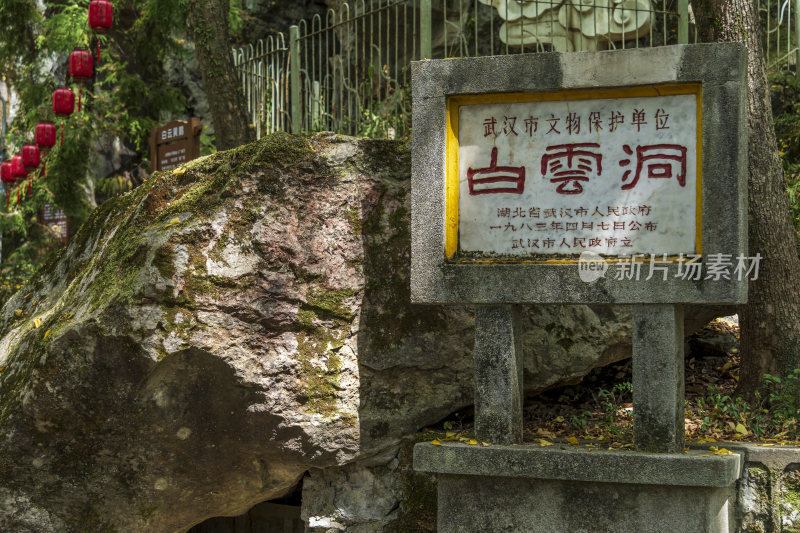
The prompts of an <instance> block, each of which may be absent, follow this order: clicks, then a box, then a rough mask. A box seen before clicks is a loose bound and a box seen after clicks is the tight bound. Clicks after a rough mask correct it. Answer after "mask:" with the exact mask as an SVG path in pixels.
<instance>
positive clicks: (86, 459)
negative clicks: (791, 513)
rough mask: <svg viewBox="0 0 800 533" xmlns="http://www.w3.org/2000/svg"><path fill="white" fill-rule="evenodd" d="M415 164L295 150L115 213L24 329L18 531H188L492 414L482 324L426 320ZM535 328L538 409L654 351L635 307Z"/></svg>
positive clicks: (158, 182)
mask: <svg viewBox="0 0 800 533" xmlns="http://www.w3.org/2000/svg"><path fill="white" fill-rule="evenodd" d="M409 168H410V156H409V153H408V150H407V148H406V146H405V145H404V144H402V143H399V142H394V141H378V140H354V139H349V138H343V137H337V136H331V135H328V136H325V135H321V136H316V137H313V138H311V139H305V138H301V137H293V136H289V135H285V134H280V135H274V136H270V137H268V138H266V139H263V140H262V141H260V142H257V143H254V144H251V145H248V146H245V147H242V148H240V149H237V150H233V151H229V152H225V153H220V154H215V155H214V156H210V157H207V158H203V159H199V160H196V161H193V162H191V163H188V164H186V165H184V166H182V167H180V168H178V169H175V170H173V171H171V172H170V171H168V172H162V173H159V174H156V175H155V176H154V177H153V178H152V179H150V180H148V181H147V182H146V183H145V184H144V185H142V186H141V187H139V188H138V189H136V190H134V191H132V192H130V193H128V194H126V195H123V196H121V197H117V198H114V199H112V200H110V201H109V202H106V203H105V204H103V205H102V206H100V207H99V208H97V210H95V212H94V213H93V215H92V216H91V217H90V219H89V220H88V222H87V223H86V224H85V225H84V226H83V228H82V229H81V230H80V231H79V232H78V234H77V235H76V236H75V238H74V239H73V240H72V242H71V243H70V245H69V247H68V248H67V249H66V250H65V251H64V252H63V253H62V254H61V256H60V257H57V258H54V259H53V260H52V261H51V263H49V264H48V265H47V266H45V267H44V268H42V269H41V270H40V272H39V273H38V274H37V275H36V276H35V277H34V278H33V279H32V280H31V281H30V282H29V284H28V285H26V286H24V287H23V288H22V289H21V290H20V291H19V292H18V293H17V294H16V295H15V296H14V297H13V298H12V299H11V300H10V301H9V303H8V304H7V305H6V306H5V308H4V309H3V310H2V312H0V531H14V532H27V531H36V532H43V531H57V532H86V531H118V532H128V531H130V532H141V531H158V532H172V531H184V530H186V529H187V528H188V527H190V526H192V525H193V524H196V523H198V522H200V521H202V520H204V519H205V518H208V517H211V516H217V515H233V514H237V513H240V512H243V511H244V510H246V509H247V508H249V507H251V506H252V505H254V504H255V503H257V502H260V501H264V500H268V499H271V498H275V497H279V496H281V495H283V494H285V493H287V492H289V491H291V490H292V489H293V487H295V486H296V484H297V483H298V481H299V480H300V479H301V478H302V477H303V475H304V474H305V473H306V472H307V471H309V470H313V471H314V472H318V473H320V472H325V471H327V472H331V470H330V469H338V468H340V467H344V466H345V465H348V466H347V468H350V469H351V470H347V471H344V472H345V473H343V474H341V475H339V478H342V479H345V478H347V476H348V475H349V474H346V472H350V471H352V472H362V470H358V468H362V467H359V466H358V465H359V464H373V463H369V462H368V461H369V459H370V458H373V457H380V456H381V454H384V455H385V454H386V453H389V455H391V453H393V452H392V450H396V449H397V446H398V443H399V442H400V439H401V438H402V437H403V436H407V435H409V434H413V433H414V432H415V431H416V430H418V429H419V428H420V427H422V426H424V425H426V424H431V423H434V422H436V421H438V420H440V419H442V418H443V417H445V416H447V415H448V414H449V413H451V412H453V411H455V410H458V409H461V408H464V407H465V406H468V405H469V404H470V403H471V402H472V393H473V387H472V357H471V345H472V342H473V334H472V314H471V310H470V309H467V308H463V307H436V306H417V305H411V304H410V303H409V295H408V284H409V283H408V281H409V280H408V276H409V253H410V246H409V221H408V216H409V212H408V205H407V200H406V197H407V195H408V191H409ZM527 316H528V318H529V327H528V330H527V332H526V334H525V347H526V380H527V382H526V387H527V388H528V390H529V391H535V390H541V389H543V388H546V387H550V386H553V385H555V384H558V383H561V382H564V381H567V380H571V381H576V380H579V379H580V377H581V376H582V375H584V374H585V373H586V372H587V371H588V370H589V369H591V368H593V367H595V366H598V365H602V364H605V363H608V362H611V361H615V360H619V359H621V358H623V357H626V356H628V355H629V354H630V341H629V340H628V335H629V330H630V325H629V314H627V313H626V311H625V310H624V309H619V308H598V309H590V308H588V307H584V306H573V307H564V308H556V307H547V308H545V307H540V308H530V309H528V315H527ZM387 450H388V452H387ZM352 469H355V470H352ZM326 475H328V474H324V473H322V474H318V475H315V476H314V479H315V480H317V481H318V482H322V481H321V480H324V479H326V478H325V476H326ZM354 475H356V477H358V479H359V480H361V481H362V482H363V483H362V485H364V486H371V483H372V482H371V481H370V479H368V476H365V475H364V474H363V473H359V474H354ZM342 476H344V477H342ZM359 476H360V477H359ZM310 488H311V487H309V489H310ZM320 498H321V497H320ZM320 498H317V499H316V500H315V501H316V503H315V505H316V507H319V506H320V505H322V504H321V503H320V502H322V501H324V498H321V499H320ZM387 501H388V500H387ZM310 512H311V511H310ZM313 512H314V513H317V511H313ZM321 513H322V511H318V513H317V514H321ZM366 516H370V513H369V512H366Z"/></svg>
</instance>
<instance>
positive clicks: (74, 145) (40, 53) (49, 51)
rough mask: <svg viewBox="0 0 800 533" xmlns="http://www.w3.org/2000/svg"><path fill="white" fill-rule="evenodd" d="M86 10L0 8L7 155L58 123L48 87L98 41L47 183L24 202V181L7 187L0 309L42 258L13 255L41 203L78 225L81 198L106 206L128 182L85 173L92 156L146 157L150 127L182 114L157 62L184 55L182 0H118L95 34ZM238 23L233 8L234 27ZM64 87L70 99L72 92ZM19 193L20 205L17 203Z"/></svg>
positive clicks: (0, 224)
mask: <svg viewBox="0 0 800 533" xmlns="http://www.w3.org/2000/svg"><path fill="white" fill-rule="evenodd" d="M234 3H235V2H234ZM88 5H89V0H50V1H46V2H44V6H45V10H44V12H43V13H40V12H39V11H38V10H37V8H36V2H35V0H2V2H0V30H2V31H0V78H2V79H4V81H5V82H6V83H7V84H8V85H9V87H10V88H11V89H12V90H13V91H15V92H16V93H17V95H18V96H19V102H20V112H19V113H18V114H17V116H16V118H15V119H14V122H13V124H11V125H10V127H9V131H8V134H7V136H6V139H4V141H5V146H6V147H7V149H8V153H9V155H11V154H14V153H17V152H18V151H19V150H20V149H21V147H22V146H23V145H24V144H28V143H31V142H32V141H33V130H34V127H35V125H36V124H37V123H39V122H42V121H50V122H53V123H54V124H56V125H57V126H60V124H61V123H62V120H61V119H60V118H57V117H55V116H54V115H53V113H52V111H51V109H50V105H51V95H52V92H53V90H55V89H56V88H57V87H60V86H64V81H65V78H66V73H67V57H68V54H69V53H70V52H72V51H73V50H75V49H76V48H90V49H91V50H92V52H93V53H94V54H95V55H96V53H97V46H98V44H99V46H100V49H101V53H100V61H99V63H96V64H95V80H94V84H93V85H92V86H91V87H84V91H83V98H82V100H83V109H82V112H81V113H78V112H77V110H76V113H74V114H73V115H72V116H70V117H69V118H68V119H65V120H63V123H64V143H63V146H61V145H57V146H56V147H54V149H53V150H52V151H51V152H50V154H48V155H47V156H46V157H45V158H44V159H45V161H46V166H47V173H46V176H42V173H41V170H37V171H36V172H35V173H33V174H32V176H31V177H32V180H31V181H30V182H29V183H30V189H31V195H30V196H28V195H27V192H28V191H27V189H28V186H29V185H28V183H26V184H24V185H23V186H21V187H14V188H13V189H12V191H11V195H10V196H11V201H10V209H9V210H8V212H7V213H3V212H2V211H3V210H4V208H2V207H0V232H2V234H3V243H4V249H3V263H2V265H0V272H4V274H2V275H3V276H4V277H2V281H7V283H6V284H4V285H3V288H2V289H0V303H2V300H4V298H3V297H4V296H5V293H4V292H3V291H4V290H5V288H6V287H16V286H17V285H19V284H20V282H21V281H24V279H25V278H26V277H27V276H28V275H29V274H30V273H31V272H32V271H33V270H35V269H36V268H37V266H38V265H39V264H40V263H41V262H42V261H43V260H44V258H43V257H42V256H41V255H40V254H33V253H28V252H25V253H20V254H16V255H15V252H16V248H17V247H23V246H29V244H27V243H26V242H25V240H24V238H25V236H26V235H28V234H29V232H30V228H32V227H34V226H35V224H36V215H37V213H38V211H39V210H40V209H41V208H42V207H43V205H44V203H45V202H50V203H52V204H55V205H56V206H57V207H62V208H63V209H64V210H65V212H66V214H67V216H68V217H69V218H70V222H71V225H72V227H73V228H77V227H78V226H79V225H80V224H81V223H82V222H83V220H84V219H85V218H86V216H87V214H88V213H89V211H90V209H91V207H92V205H91V204H90V200H91V196H90V195H89V194H87V191H90V190H94V191H95V192H96V193H97V194H99V195H100V196H99V198H97V199H98V200H103V199H104V198H106V197H108V196H111V195H114V194H120V193H122V192H125V191H127V190H129V189H130V187H131V186H132V185H133V182H132V181H131V179H129V177H126V176H119V175H117V176H109V177H102V176H97V175H93V174H92V168H94V167H95V165H93V163H94V162H95V158H96V157H97V155H98V149H103V147H105V146H108V143H110V142H111V141H113V140H114V139H117V140H118V141H119V142H121V143H122V144H123V145H125V146H128V147H130V148H132V149H134V150H136V151H139V153H140V154H142V156H145V157H146V156H147V155H148V154H147V152H148V150H149V145H148V138H149V134H150V129H151V128H152V127H154V126H157V125H159V124H160V123H161V122H162V120H163V118H164V117H172V116H175V115H179V114H183V113H184V110H185V101H184V97H183V95H182V94H181V93H180V91H179V90H178V89H176V88H174V87H171V86H170V84H169V83H168V82H167V80H166V79H165V73H164V68H163V65H164V62H165V60H166V59H167V58H168V57H175V58H181V57H183V56H185V55H186V54H187V53H188V51H187V48H186V46H185V35H184V34H183V33H182V32H183V28H184V27H185V20H186V13H187V2H186V0H122V1H120V2H115V6H114V7H115V9H114V15H115V17H114V18H115V20H114V27H113V29H112V30H111V31H110V32H109V33H108V34H106V35H102V36H99V37H98V36H95V35H93V34H92V32H91V29H90V28H89V26H88V21H87V14H88ZM237 16H238V12H236V11H232V17H233V19H234V20H235V19H236V18H237ZM98 39H99V43H98ZM68 87H72V88H73V89H74V90H75V92H76V93H77V89H78V87H77V86H75V85H74V84H71V85H68ZM207 145H210V142H209V143H207ZM212 148H213V147H211V148H209V147H208V146H207V148H206V150H207V151H209V150H210V149H212ZM134 164H135V162H134ZM92 185H94V186H92ZM18 192H19V193H20V194H19V196H20V199H21V200H22V201H21V202H16V198H17V194H18ZM12 257H13V258H14V260H15V263H14V264H13V265H12V264H11V263H10V261H11V260H12Z"/></svg>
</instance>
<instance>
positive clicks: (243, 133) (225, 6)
mask: <svg viewBox="0 0 800 533" xmlns="http://www.w3.org/2000/svg"><path fill="white" fill-rule="evenodd" d="M188 8H189V20H188V23H189V29H190V30H191V32H192V35H193V37H194V43H195V49H196V52H197V60H198V63H199V64H200V70H201V72H202V76H203V86H204V88H205V91H206V96H208V104H209V107H210V108H211V117H212V119H213V120H214V134H215V136H216V146H217V149H218V150H228V149H229V148H235V147H237V146H241V145H242V144H247V143H249V142H252V141H253V140H255V133H254V130H253V129H252V128H251V127H250V122H249V120H248V117H247V112H246V111H245V107H244V99H243V97H242V94H241V91H240V89H239V82H238V80H237V77H236V71H235V69H234V67H233V62H232V60H231V51H230V37H229V36H228V11H229V8H230V4H229V0H188Z"/></svg>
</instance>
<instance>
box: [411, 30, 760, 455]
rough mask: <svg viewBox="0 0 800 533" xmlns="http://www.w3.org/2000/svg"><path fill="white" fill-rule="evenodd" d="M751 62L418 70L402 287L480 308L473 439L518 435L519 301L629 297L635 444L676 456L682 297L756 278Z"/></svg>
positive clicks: (682, 58)
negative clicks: (406, 280)
mask: <svg viewBox="0 0 800 533" xmlns="http://www.w3.org/2000/svg"><path fill="white" fill-rule="evenodd" d="M745 61H746V50H745V49H744V47H743V46H741V45H738V44H724V45H693V46H675V47H663V48H651V49H639V50H628V51H612V52H591V53H575V54H529V55H517V56H504V57H484V58H471V59H457V60H443V61H422V62H417V63H415V64H414V66H413V76H414V77H413V86H414V111H413V120H414V122H413V131H414V140H413V142H414V146H413V153H414V160H413V178H412V179H413V181H412V259H411V263H412V264H411V277H412V279H411V295H412V300H413V301H415V302H419V303H431V304H433V303H436V304H473V305H474V304H477V305H478V306H485V307H478V311H476V341H475V359H476V433H477V438H478V440H485V441H489V442H500V443H512V442H520V440H521V417H520V416H518V415H517V412H516V410H517V406H518V405H521V390H522V387H521V383H520V382H519V380H520V377H519V376H520V375H521V374H520V373H519V364H520V359H521V353H519V349H518V341H519V339H518V335H519V331H518V327H516V326H514V325H512V324H511V322H512V318H511V317H513V316H514V315H515V311H514V309H513V305H514V304H519V303H538V304H570V303H608V304H633V305H634V306H635V307H634V325H633V326H634V327H633V330H634V332H633V346H634V354H633V357H634V377H633V381H634V436H635V444H636V447H637V449H640V450H644V451H653V452H682V451H683V322H682V320H683V309H682V306H683V305H689V304H737V303H743V302H745V301H746V298H747V282H748V278H747V274H748V273H749V274H751V275H752V272H753V262H754V259H753V258H748V257H747V246H746V241H747V238H746V237H747V227H746V190H747V187H746V168H747V165H746V154H747V143H746V109H747V108H746V99H745V94H746V93H745V91H746V83H745V74H746V68H745ZM755 268H757V264H756V265H755ZM501 413H502V414H501Z"/></svg>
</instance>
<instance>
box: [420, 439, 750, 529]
mask: <svg viewBox="0 0 800 533" xmlns="http://www.w3.org/2000/svg"><path fill="white" fill-rule="evenodd" d="M554 448H555V447H554ZM414 467H415V468H416V469H417V470H422V471H427V472H435V473H437V474H438V476H437V478H438V480H437V484H438V498H437V499H438V519H437V523H438V531H440V532H442V533H449V532H453V533H457V532H458V533H460V532H462V531H482V532H483V531H486V532H504V531H526V532H528V531H529V532H533V533H574V532H579V531H580V532H590V531H591V532H594V531H603V532H608V533H662V532H664V531H681V532H686V533H731V532H732V531H733V530H732V529H730V526H731V523H732V522H733V514H734V504H735V501H736V491H735V483H736V480H737V478H738V476H739V472H740V469H741V457H740V456H739V455H737V454H733V455H723V456H715V455H712V454H709V453H703V452H700V451H697V452H691V453H687V454H650V453H639V452H609V451H602V450H600V451H598V450H597V449H575V448H571V447H570V448H568V449H550V448H540V447H539V446H491V447H483V446H467V445H464V444H460V443H444V444H443V445H440V446H434V445H432V444H430V443H420V444H417V445H416V446H415V448H414Z"/></svg>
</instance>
